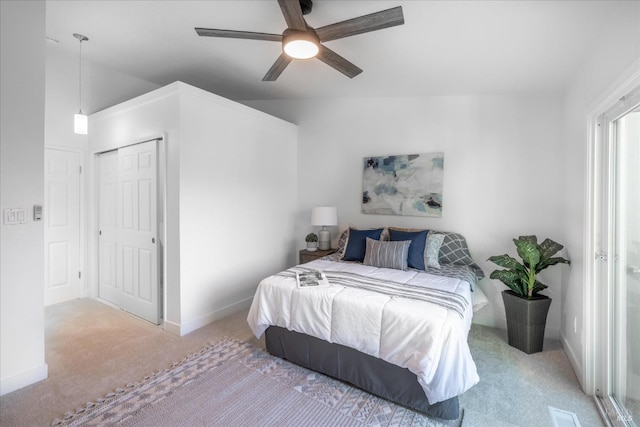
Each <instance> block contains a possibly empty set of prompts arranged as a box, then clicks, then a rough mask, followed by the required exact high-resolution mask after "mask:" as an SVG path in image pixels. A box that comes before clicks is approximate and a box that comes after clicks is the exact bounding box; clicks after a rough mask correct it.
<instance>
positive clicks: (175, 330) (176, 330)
mask: <svg viewBox="0 0 640 427" xmlns="http://www.w3.org/2000/svg"><path fill="white" fill-rule="evenodd" d="M162 328H163V329H164V330H165V332H168V333H170V334H172V335H177V336H180V324H179V323H174V322H170V321H168V320H165V321H164V322H163V324H162Z"/></svg>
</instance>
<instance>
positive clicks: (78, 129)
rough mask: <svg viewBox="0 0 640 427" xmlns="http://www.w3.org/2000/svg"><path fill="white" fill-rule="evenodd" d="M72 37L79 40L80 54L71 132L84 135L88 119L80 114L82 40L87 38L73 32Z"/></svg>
mask: <svg viewBox="0 0 640 427" xmlns="http://www.w3.org/2000/svg"><path fill="white" fill-rule="evenodd" d="M73 37H75V38H77V39H78V41H79V42H80V55H78V114H74V115H73V132H74V133H77V134H79V135H86V134H87V133H88V131H89V120H88V118H87V116H85V115H84V114H82V42H86V41H88V40H89V39H88V38H87V37H86V36H83V35H82V34H77V33H73Z"/></svg>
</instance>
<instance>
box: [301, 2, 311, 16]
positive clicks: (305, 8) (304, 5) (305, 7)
mask: <svg viewBox="0 0 640 427" xmlns="http://www.w3.org/2000/svg"><path fill="white" fill-rule="evenodd" d="M300 8H301V9H302V14H303V15H307V14H309V13H311V9H312V8H313V1H312V0H300Z"/></svg>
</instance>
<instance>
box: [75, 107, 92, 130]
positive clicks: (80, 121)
mask: <svg viewBox="0 0 640 427" xmlns="http://www.w3.org/2000/svg"><path fill="white" fill-rule="evenodd" d="M88 130H89V120H88V117H87V116H85V115H84V114H82V110H80V111H79V112H78V113H77V114H74V115H73V132H74V133H77V134H79V135H86V134H87V131H88Z"/></svg>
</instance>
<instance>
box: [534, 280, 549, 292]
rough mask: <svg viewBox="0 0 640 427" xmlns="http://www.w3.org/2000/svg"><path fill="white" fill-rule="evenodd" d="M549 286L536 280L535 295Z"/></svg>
mask: <svg viewBox="0 0 640 427" xmlns="http://www.w3.org/2000/svg"><path fill="white" fill-rule="evenodd" d="M547 288H548V286H547V285H545V284H544V283H542V282H539V281H537V280H536V283H535V285H533V295H536V294H537V293H538V292H541V291H544V290H545V289H547Z"/></svg>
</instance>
